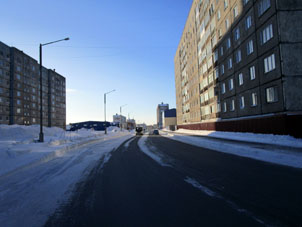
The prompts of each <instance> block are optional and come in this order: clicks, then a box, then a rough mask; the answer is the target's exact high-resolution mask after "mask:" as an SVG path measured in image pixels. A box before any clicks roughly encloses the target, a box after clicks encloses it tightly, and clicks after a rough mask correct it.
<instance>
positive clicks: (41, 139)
mask: <svg viewBox="0 0 302 227" xmlns="http://www.w3.org/2000/svg"><path fill="white" fill-rule="evenodd" d="M67 40H69V38H65V39H60V40H57V41H53V42H49V43H44V44H40V134H39V142H40V143H43V142H44V134H43V90H42V46H46V45H49V44H53V43H57V42H61V41H67Z"/></svg>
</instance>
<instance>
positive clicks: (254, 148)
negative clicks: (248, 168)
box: [161, 132, 302, 168]
mask: <svg viewBox="0 0 302 227" xmlns="http://www.w3.org/2000/svg"><path fill="white" fill-rule="evenodd" d="M161 135H162V136H164V137H167V138H170V139H173V140H177V141H180V142H183V143H187V144H191V145H194V146H198V147H203V148H207V149H210V150H214V151H218V152H223V153H228V154H233V155H238V156H242V157H247V158H252V159H256V160H260V161H265V162H270V163H274V164H279V165H285V166H290V167H295V168H302V152H298V151H292V150H290V149H285V148H284V147H283V148H279V149H278V148H277V147H276V146H274V147H270V145H264V146H262V145H261V144H259V145H255V144H248V143H247V144H242V143H237V142H236V141H223V140H221V141H220V140H210V139H208V138H207V137H195V136H189V135H182V134H175V133H171V132H164V133H161ZM259 140H260V139H259ZM261 141H262V142H263V141H266V140H261ZM268 142H269V141H268ZM283 144H285V143H283ZM301 151H302V150H301ZM201 152H202V150H201Z"/></svg>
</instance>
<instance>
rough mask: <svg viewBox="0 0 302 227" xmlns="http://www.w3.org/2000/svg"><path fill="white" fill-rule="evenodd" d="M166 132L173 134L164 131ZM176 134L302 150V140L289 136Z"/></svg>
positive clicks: (186, 132)
mask: <svg viewBox="0 0 302 227" xmlns="http://www.w3.org/2000/svg"><path fill="white" fill-rule="evenodd" d="M163 131H164V132H170V133H171V132H172V131H168V130H163ZM175 132H176V133H181V134H187V135H196V136H207V137H214V138H222V139H230V140H238V141H246V142H255V143H265V144H274V145H281V146H289V147H297V148H302V139H296V138H294V137H292V136H288V135H273V134H257V133H243V132H221V131H207V130H187V129H178V130H176V131H175Z"/></svg>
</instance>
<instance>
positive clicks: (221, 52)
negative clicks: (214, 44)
mask: <svg viewBox="0 0 302 227" xmlns="http://www.w3.org/2000/svg"><path fill="white" fill-rule="evenodd" d="M222 55H223V46H221V47H220V56H222Z"/></svg>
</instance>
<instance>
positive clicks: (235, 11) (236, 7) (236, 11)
mask: <svg viewBox="0 0 302 227" xmlns="http://www.w3.org/2000/svg"><path fill="white" fill-rule="evenodd" d="M233 14H234V18H236V17H237V16H238V6H235V7H234V9H233Z"/></svg>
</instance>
